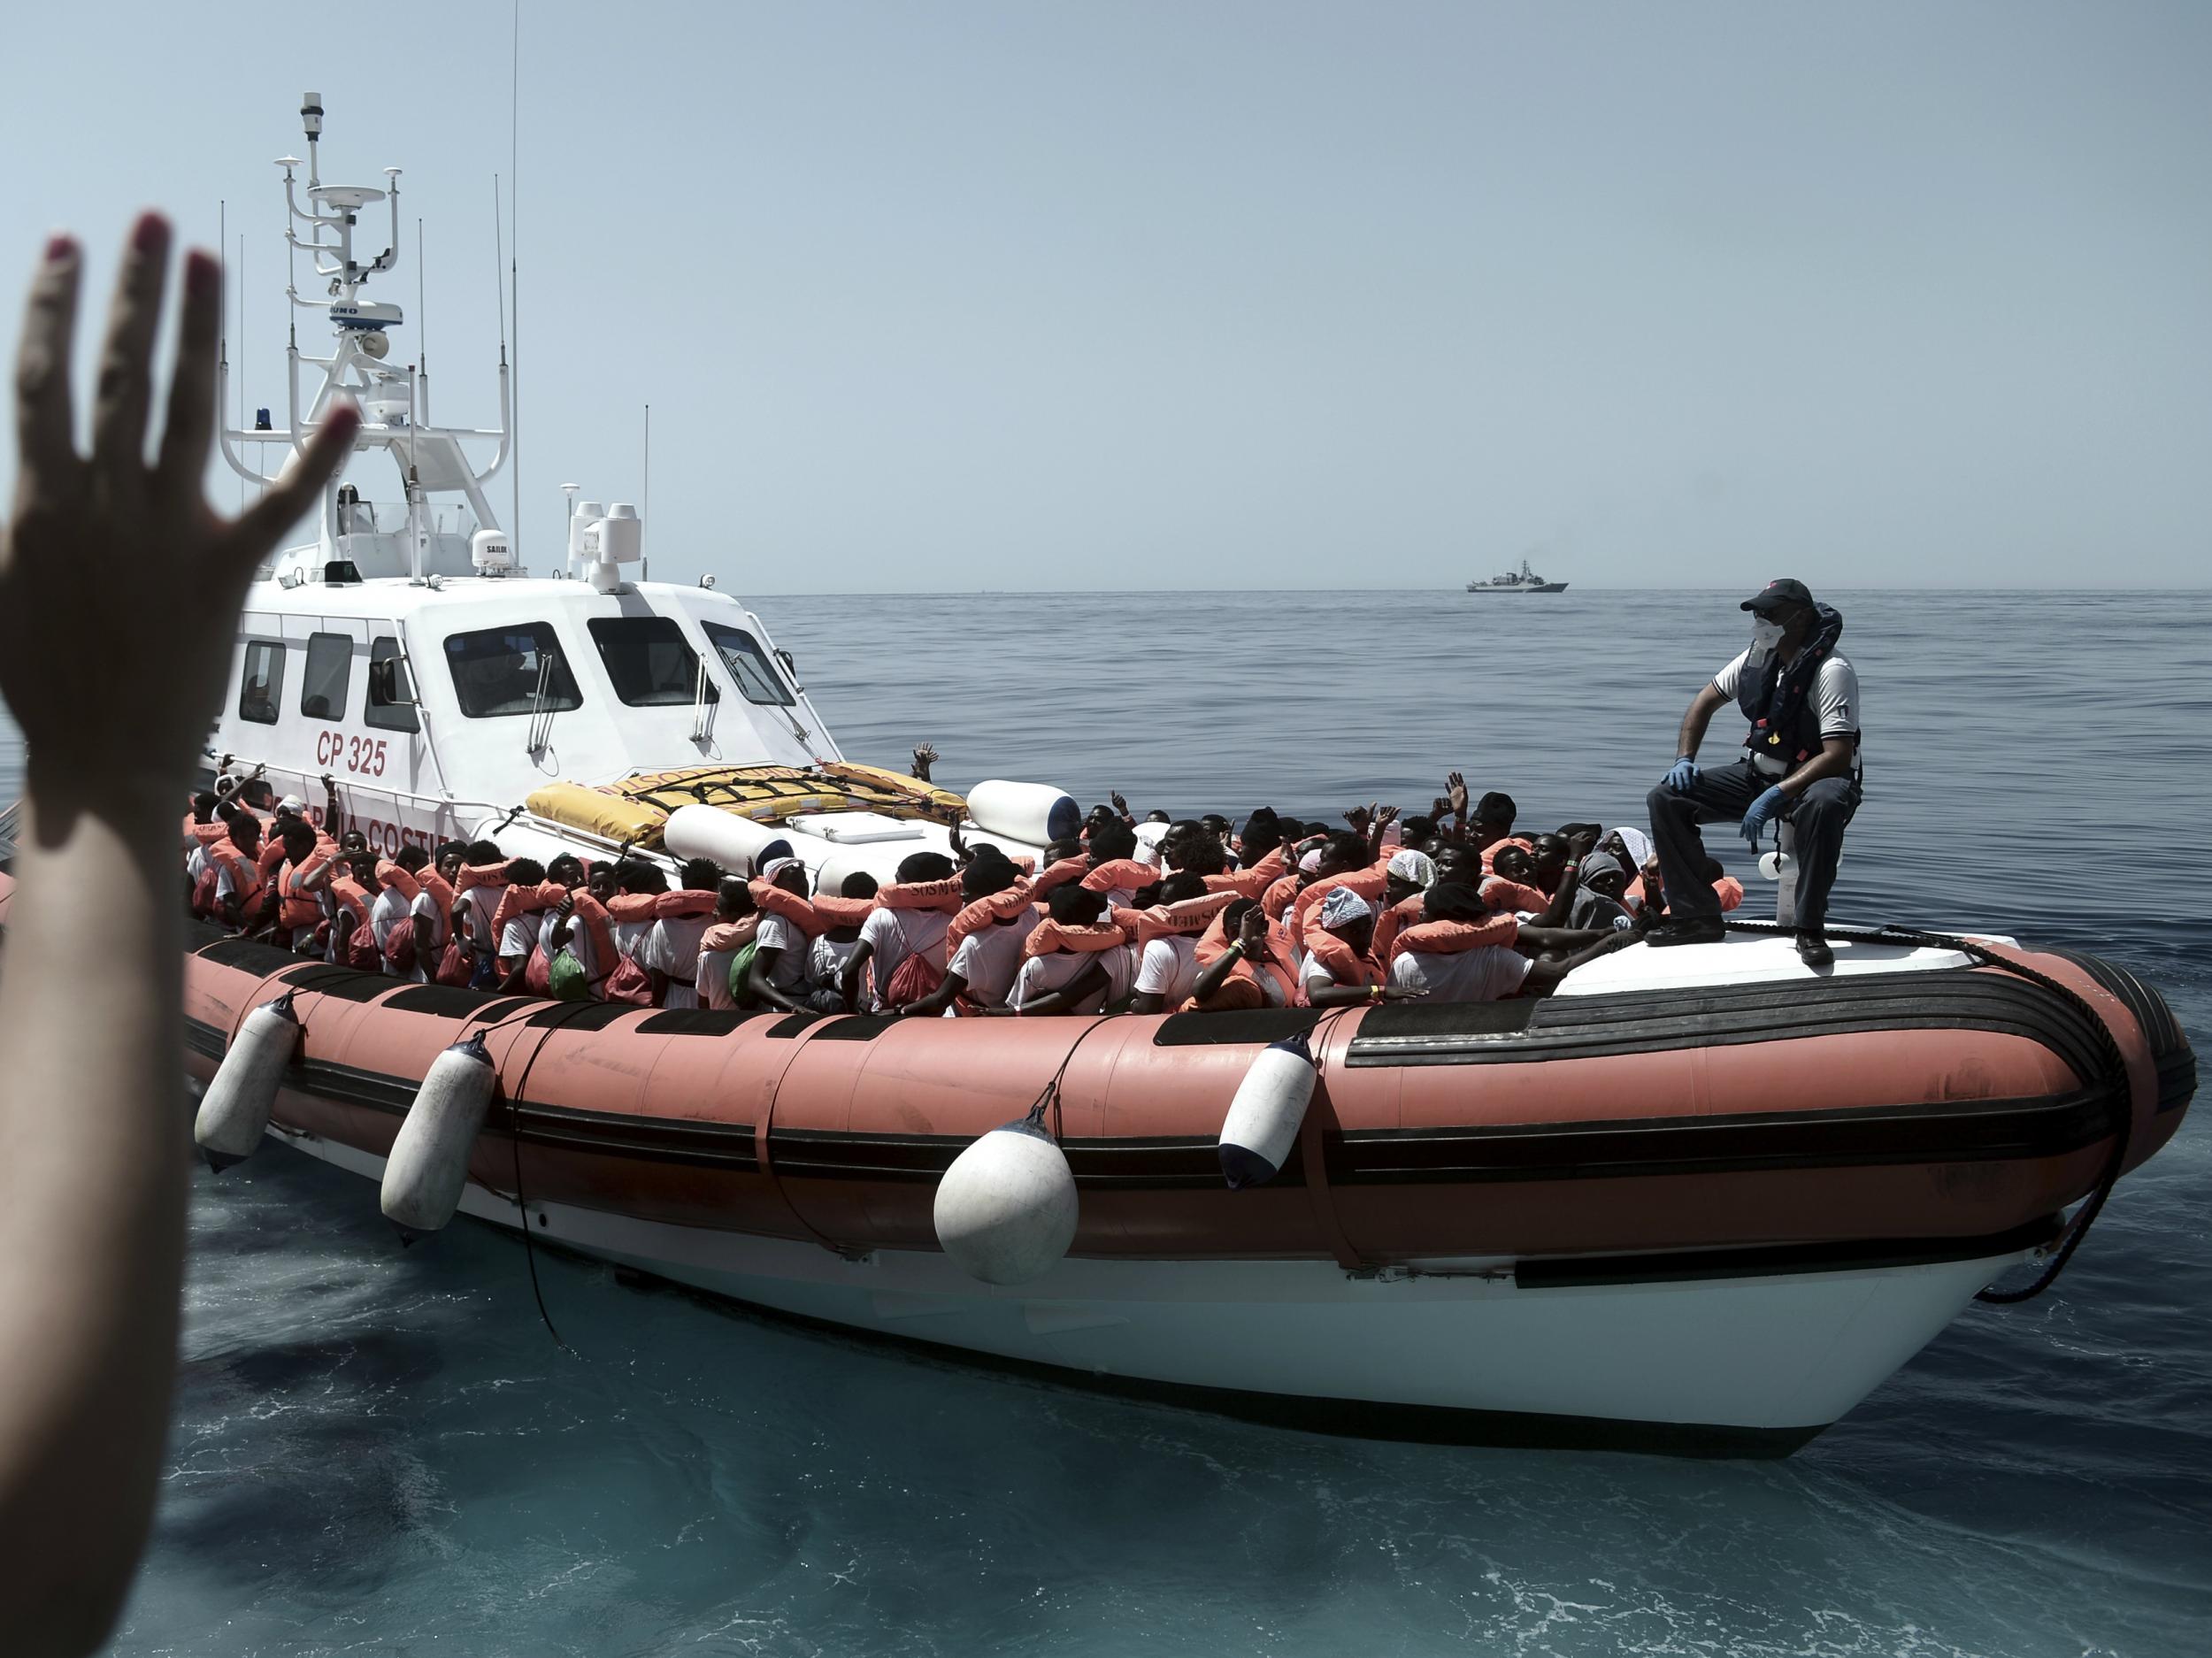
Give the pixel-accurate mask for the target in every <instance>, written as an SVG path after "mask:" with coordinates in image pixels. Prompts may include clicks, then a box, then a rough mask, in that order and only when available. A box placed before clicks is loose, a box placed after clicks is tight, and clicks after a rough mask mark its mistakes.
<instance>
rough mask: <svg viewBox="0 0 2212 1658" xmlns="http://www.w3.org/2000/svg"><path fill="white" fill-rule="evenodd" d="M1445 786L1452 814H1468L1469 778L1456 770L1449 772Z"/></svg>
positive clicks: (1461, 815)
mask: <svg viewBox="0 0 2212 1658" xmlns="http://www.w3.org/2000/svg"><path fill="white" fill-rule="evenodd" d="M1444 787H1445V789H1446V791H1447V794H1446V796H1445V803H1446V804H1447V805H1448V806H1449V807H1450V808H1451V809H1452V816H1453V817H1465V816H1466V815H1467V779H1465V778H1463V777H1462V776H1460V774H1459V773H1458V772H1456V771H1449V772H1447V773H1445V776H1444Z"/></svg>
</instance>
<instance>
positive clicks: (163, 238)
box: [131, 213, 169, 253]
mask: <svg viewBox="0 0 2212 1658" xmlns="http://www.w3.org/2000/svg"><path fill="white" fill-rule="evenodd" d="M168 240H169V221H168V220H167V219H164V218H163V217H162V216H161V215H160V214H159V213H141V214H140V215H139V216H138V222H137V223H136V224H135V225H133V226H131V246H132V247H134V248H135V249H137V250H138V251H139V252H141V253H158V252H160V251H161V249H162V247H163V245H164V244H165V242H167V241H168Z"/></svg>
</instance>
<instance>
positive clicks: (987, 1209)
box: [932, 1117, 1077, 1284]
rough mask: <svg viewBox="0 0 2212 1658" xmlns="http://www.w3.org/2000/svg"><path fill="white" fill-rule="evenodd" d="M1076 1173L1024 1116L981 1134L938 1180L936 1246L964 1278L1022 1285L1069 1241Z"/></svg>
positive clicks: (1049, 1267) (1038, 1274)
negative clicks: (1015, 1121) (960, 1271)
mask: <svg viewBox="0 0 2212 1658" xmlns="http://www.w3.org/2000/svg"><path fill="white" fill-rule="evenodd" d="M1076 1208H1077V1205H1076V1196H1075V1174H1074V1171H1071V1169H1070V1168H1069V1167H1068V1160H1067V1158H1066V1156H1065V1155H1063V1154H1062V1152H1061V1150H1060V1148H1059V1146H1058V1145H1057V1144H1056V1142H1055V1141H1054V1140H1053V1138H1052V1136H1051V1135H1049V1134H1048V1133H1047V1132H1045V1130H1044V1125H1042V1124H1041V1123H1038V1122H1036V1121H1035V1120H1033V1119H1032V1118H1029V1117H1024V1118H1023V1119H1022V1120H1021V1121H1019V1122H1017V1123H1006V1124H1002V1125H1000V1126H999V1127H997V1128H995V1129H993V1130H992V1131H991V1132H989V1133H987V1134H986V1135H984V1136H983V1137H982V1138H981V1139H980V1140H977V1141H976V1142H975V1143H974V1144H973V1145H972V1146H970V1147H969V1148H967V1150H965V1151H964V1152H962V1153H961V1154H960V1155H958V1156H957V1157H955V1158H954V1159H953V1160H952V1167H950V1168H949V1169H948V1170H946V1171H945V1173H944V1178H942V1179H941V1180H939V1181H938V1182H937V1201H936V1204H935V1206H934V1208H933V1210H932V1219H933V1220H934V1222H935V1223H936V1226H937V1241H938V1242H939V1243H940V1244H941V1245H942V1246H944V1251H945V1253H946V1254H947V1255H950V1256H951V1257H952V1258H953V1260H954V1261H955V1262H956V1263H958V1264H959V1266H960V1269H961V1270H962V1271H964V1272H965V1273H966V1274H967V1275H968V1276H969V1277H970V1278H980V1279H982V1280H983V1281H984V1282H985V1283H986V1284H1027V1283H1029V1282H1030V1281H1031V1280H1032V1279H1034V1278H1042V1277H1043V1276H1044V1275H1045V1274H1046V1273H1047V1272H1048V1271H1050V1270H1052V1268H1053V1267H1054V1266H1055V1265H1056V1264H1057V1263H1058V1262H1059V1260H1060V1257H1061V1256H1063V1255H1066V1254H1067V1252H1068V1246H1069V1245H1070V1244H1071V1243H1073V1242H1074V1241H1075V1221H1076Z"/></svg>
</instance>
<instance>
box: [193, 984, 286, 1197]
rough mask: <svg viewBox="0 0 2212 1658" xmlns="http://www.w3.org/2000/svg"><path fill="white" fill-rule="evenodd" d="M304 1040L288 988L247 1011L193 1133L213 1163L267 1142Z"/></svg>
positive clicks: (225, 1162) (223, 1165) (220, 1166)
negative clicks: (281, 1086)
mask: <svg viewBox="0 0 2212 1658" xmlns="http://www.w3.org/2000/svg"><path fill="white" fill-rule="evenodd" d="M299 1040H300V1016H299V1015H298V1014H297V1013H296V1012H294V1011H293V1010H292V993H291V992H290V991H286V992H285V993H284V994H282V995H280V996H279V997H278V998H277V999H276V1000H275V1001H274V1002H263V1003H262V1004H261V1005H260V1006H259V1007H257V1008H256V1009H254V1010H253V1011H252V1012H251V1013H249V1014H248V1015H247V1016H246V1022H245V1023H244V1024H243V1025H240V1026H239V1027H238V1035H237V1037H236V1038H235V1039H234V1040H233V1041H232V1043H231V1045H230V1051H229V1052H228V1053H227V1054H225V1055H223V1063H221V1064H219V1065H218V1066H217V1067H216V1068H215V1080H214V1081H212V1082H211V1083H209V1084H208V1085H207V1092H206V1093H205V1094H202V1095H201V1096H200V1110H199V1115H198V1116H197V1117H194V1118H193V1119H192V1138H193V1140H194V1141H195V1142H196V1143H197V1144H198V1146H199V1148H200V1150H201V1152H202V1153H203V1154H204V1155H205V1156H206V1158H207V1163H208V1167H209V1168H211V1169H213V1170H216V1171H222V1170H225V1169H227V1168H229V1167H230V1165H231V1164H233V1163H236V1162H238V1161H239V1160H240V1159H241V1158H243V1157H245V1156H247V1155H250V1153H251V1152H252V1151H253V1148H255V1147H256V1146H258V1145H259V1144H260V1143H261V1137H262V1135H264V1134H265V1133H267V1132H268V1131H269V1114H270V1113H271V1112H272V1111H273V1110H275V1109H276V1091H277V1084H278V1083H280V1081H282V1080H283V1078H284V1068H285V1067H286V1066H287V1065H288V1064H290V1063H292V1055H293V1054H294V1053H295V1052H296V1051H297V1050H298V1048H299Z"/></svg>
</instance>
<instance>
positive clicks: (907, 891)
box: [876, 875, 960, 915]
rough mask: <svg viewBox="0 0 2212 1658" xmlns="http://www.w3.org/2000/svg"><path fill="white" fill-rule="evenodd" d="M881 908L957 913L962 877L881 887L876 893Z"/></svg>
mask: <svg viewBox="0 0 2212 1658" xmlns="http://www.w3.org/2000/svg"><path fill="white" fill-rule="evenodd" d="M876 907H877V908H878V909H879V910H943V911H944V912H945V914H947V915H956V914H958V913H959V910H960V878H959V877H958V876H956V875H948V876H946V877H945V879H942V880H941V881H902V882H899V883H897V884H896V885H894V886H890V887H882V888H880V889H879V891H878V892H877V894H876Z"/></svg>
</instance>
